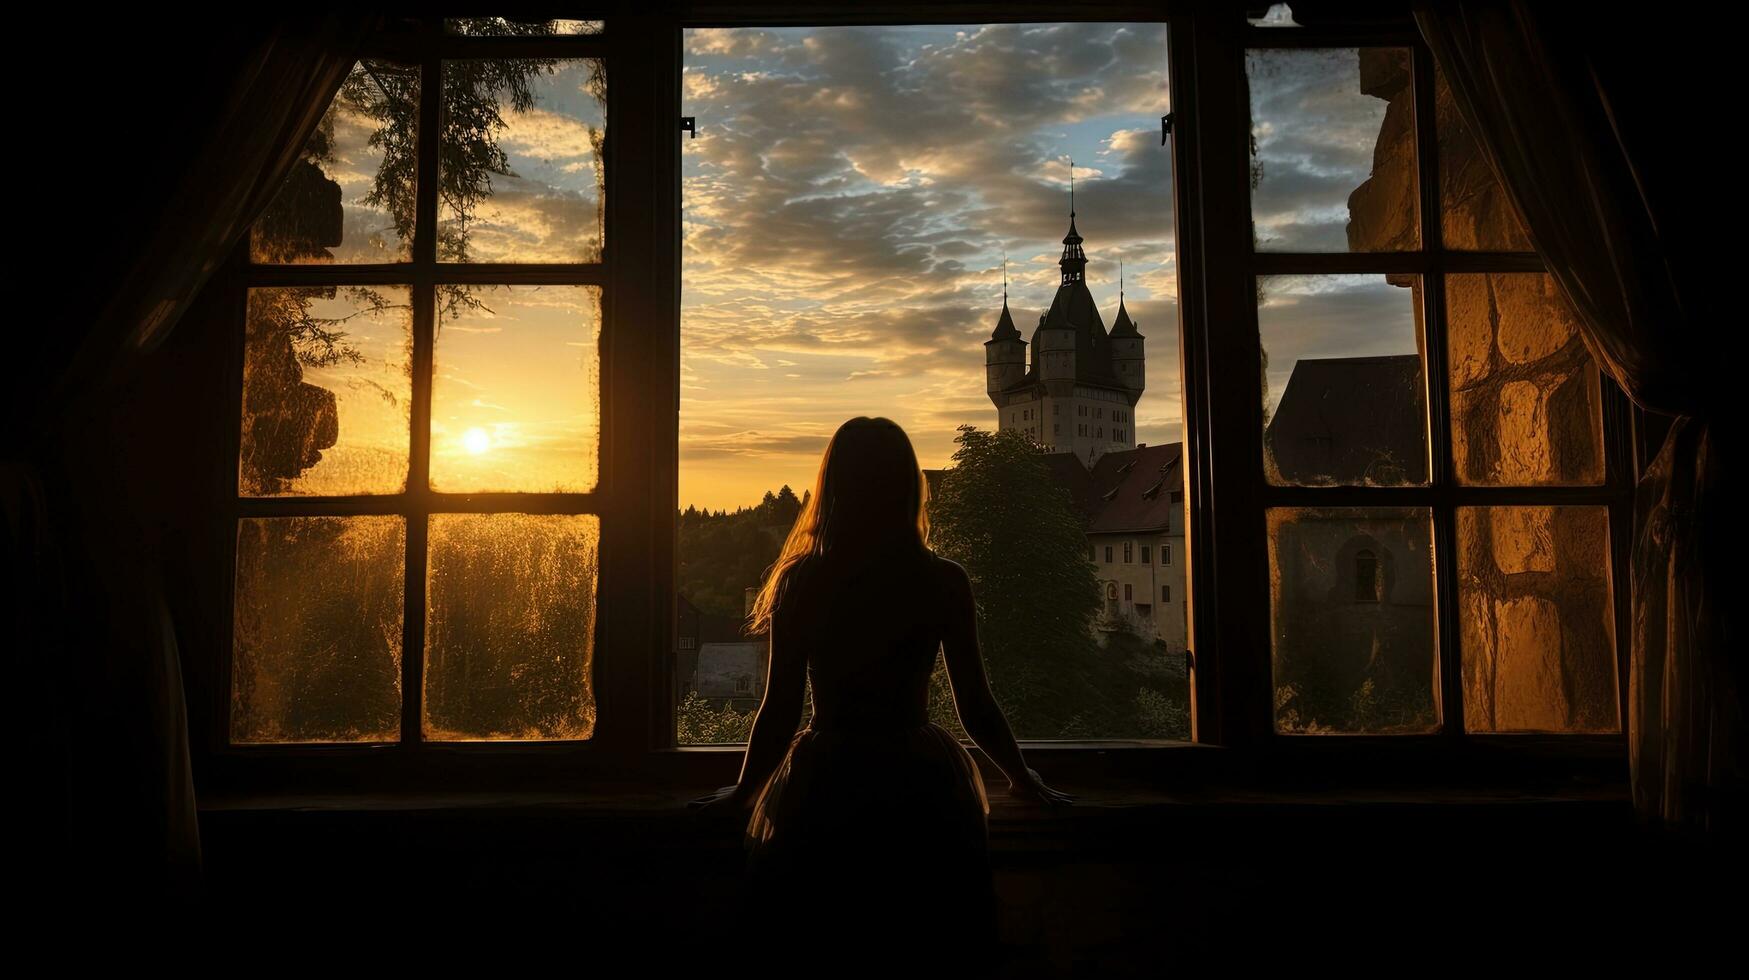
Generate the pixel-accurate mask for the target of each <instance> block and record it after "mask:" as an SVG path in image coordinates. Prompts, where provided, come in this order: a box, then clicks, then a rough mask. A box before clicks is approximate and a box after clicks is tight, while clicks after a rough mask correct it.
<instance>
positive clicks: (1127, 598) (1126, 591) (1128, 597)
mask: <svg viewBox="0 0 1749 980" xmlns="http://www.w3.org/2000/svg"><path fill="white" fill-rule="evenodd" d="M1133 598H1135V597H1134V596H1132V595H1131V594H1130V585H1129V583H1128V582H1125V583H1124V587H1123V601H1125V602H1129V601H1130V600H1132V599H1133Z"/></svg>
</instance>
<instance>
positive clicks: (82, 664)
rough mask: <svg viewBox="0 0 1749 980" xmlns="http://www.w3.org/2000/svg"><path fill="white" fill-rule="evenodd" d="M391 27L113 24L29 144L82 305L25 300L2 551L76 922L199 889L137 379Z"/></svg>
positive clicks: (36, 762) (51, 851)
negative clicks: (371, 43) (138, 437)
mask: <svg viewBox="0 0 1749 980" xmlns="http://www.w3.org/2000/svg"><path fill="white" fill-rule="evenodd" d="M378 21H379V18H378V17H377V16H376V15H367V14H363V13H349V12H329V13H321V12H319V11H318V12H309V13H306V14H305V15H304V16H302V17H292V16H290V15H282V16H278V17H274V16H268V15H259V16H257V15H250V14H247V13H236V12H225V13H222V14H219V15H213V16H212V17H210V18H206V19H202V18H196V17H192V16H191V17H188V18H186V19H179V18H177V17H176V16H174V15H170V14H164V13H161V12H133V13H122V14H117V15H114V16H113V17H112V16H110V15H105V17H104V18H100V22H98V23H93V24H91V25H88V26H87V28H82V31H87V33H86V34H82V35H81V36H82V37H85V38H86V41H88V42H89V45H90V49H89V53H88V54H87V55H86V56H85V57H83V58H82V59H80V60H78V61H76V62H74V61H68V62H66V63H64V64H61V65H60V68H59V74H58V75H57V79H56V84H55V85H53V86H50V88H51V89H52V93H51V95H49V96H45V98H51V99H52V100H53V101H54V105H55V107H56V109H57V110H58V112H57V113H51V114H50V115H52V116H55V117H56V118H52V119H49V120H48V121H46V122H41V123H40V124H39V125H40V127H41V128H39V129H36V130H32V132H31V134H30V135H31V137H32V138H33V142H32V144H31V145H33V146H37V147H42V148H45V149H46V150H48V152H49V153H50V154H51V159H50V161H49V162H50V163H53V162H54V160H53V157H55V156H58V157H59V159H60V160H61V161H62V162H63V163H64V166H62V167H60V168H59V169H58V170H55V169H53V168H51V172H53V174H54V176H55V177H56V178H58V179H59V180H60V181H61V182H62V185H63V186H50V187H49V188H48V189H49V190H50V191H54V192H59V193H58V194H50V195H48V196H50V197H53V198H55V202H54V203H61V202H65V201H71V202H73V203H72V204H71V205H69V206H68V213H65V214H60V215H57V216H53V217H52V218H51V219H50V220H48V221H44V222H43V223H42V224H41V225H39V226H37V227H39V228H46V229H47V231H46V232H45V233H44V239H43V241H42V242H41V243H40V244H39V245H38V249H39V254H42V255H44V256H47V257H48V259H49V260H51V261H53V260H55V259H60V260H67V261H71V262H73V263H75V265H74V269H75V270H76V271H75V273H74V277H73V279H74V282H75V285H74V286H73V287H72V288H70V289H66V290H64V291H58V290H56V289H54V288H52V287H50V286H48V285H45V284H41V283H39V284H37V285H36V286H35V287H34V288H27V289H25V290H24V295H27V296H30V295H34V296H36V297H38V298H41V299H45V300H47V301H48V302H45V303H44V304H43V308H44V309H48V310H52V311H53V312H52V313H51V314H50V315H48V316H32V315H31V313H32V312H33V311H30V310H28V309H27V310H25V311H24V315H25V317H26V320H27V321H28V326H29V327H32V328H35V329H26V330H23V331H20V333H21V335H22V334H30V335H31V336H28V337H22V336H21V346H22V353H19V354H16V355H15V359H14V360H13V362H12V365H11V366H12V367H13V368H14V370H15V371H16V379H15V381H14V383H13V384H12V385H10V386H8V390H7V391H6V393H5V394H6V397H7V398H8V399H9V400H11V401H13V402H15V404H16V410H15V413H14V414H13V415H12V416H11V417H12V418H14V419H15V425H16V431H15V433H14V438H13V439H12V440H10V441H9V445H8V447H7V448H6V449H5V450H4V456H3V458H0V510H3V516H4V518H5V524H4V527H3V528H0V531H3V532H4V537H3V539H0V540H3V542H4V545H5V555H6V564H7V568H6V570H7V574H8V577H9V579H10V580H11V581H12V582H13V583H15V584H16V588H14V589H12V590H10V594H9V595H8V604H9V605H13V607H14V608H12V609H9V610H8V612H10V613H11V614H12V615H11V621H12V623H13V624H14V636H13V639H14V643H13V652H12V653H11V654H10V655H9V660H10V661H12V662H11V663H10V664H9V666H10V667H11V668H12V674H11V677H12V680H13V682H14V684H15V685H16V687H15V688H14V690H15V692H17V694H18V697H19V702H20V704H19V707H20V716H19V717H18V719H17V721H18V723H19V724H21V725H22V726H23V728H24V731H25V732H26V736H25V741H26V746H25V751H26V754H27V760H26V762H25V763H24V768H25V769H27V770H28V772H27V773H26V775H25V781H26V782H27V783H28V784H29V786H30V790H31V792H30V793H28V794H26V796H27V797H28V798H29V799H31V800H32V802H33V804H34V805H33V806H32V807H31V808H30V809H31V814H30V820H29V822H30V823H31V824H33V825H36V826H34V827H33V831H34V839H22V840H21V845H20V846H23V847H25V848H27V849H28V853H27V854H25V855H21V864H23V865H24V866H25V867H26V869H27V874H28V873H30V872H36V873H40V874H41V875H42V876H43V877H44V879H45V880H44V882H43V887H44V889H45V890H46V891H48V892H49V893H50V894H56V893H65V894H70V895H74V896H77V898H78V899H79V904H78V905H77V906H74V907H79V908H84V909H87V910H91V909H96V908H101V907H104V906H106V905H109V904H111V903H115V904H118V905H119V904H124V903H129V902H132V903H134V904H133V905H132V906H131V908H134V909H139V910H142V911H146V912H148V913H149V911H150V909H151V908H152V907H153V906H152V905H151V904H149V903H148V904H142V903H141V902H140V899H142V897H144V898H150V897H152V896H189V895H192V894H193V893H194V892H195V890H196V889H197V888H198V884H199V876H200V862H201V849H200V835H199V825H198V819H197V816H196V809H195V797H194V780H193V773H192V772H191V770H190V764H189V758H190V753H189V728H188V713H187V703H186V700H185V692H184V687H183V677H182V665H181V659H180V654H179V643H178V634H179V630H178V623H177V622H176V621H175V618H174V616H173V615H172V611H171V605H170V604H169V603H168V602H167V600H166V589H165V586H164V584H163V583H164V571H163V566H164V562H163V553H164V551H165V549H166V548H167V547H171V546H173V543H167V542H165V541H163V540H161V531H160V525H161V524H162V513H161V511H159V510H157V509H155V507H156V505H157V504H158V503H160V502H161V501H162V499H163V498H157V499H153V498H152V497H150V496H147V497H145V498H144V499H142V498H141V497H140V496H139V495H136V494H134V493H132V492H130V490H131V486H130V483H129V479H130V477H133V476H134V475H135V474H131V473H128V472H124V469H125V467H124V465H123V464H120V463H118V462H116V460H117V459H120V458H126V457H127V455H128V454H127V453H126V452H124V451H123V449H122V448H121V447H119V446H118V439H121V438H124V437H125V434H128V433H131V432H132V431H133V430H131V429H130V428H129V427H128V422H127V419H126V418H124V417H122V416H125V415H126V414H127V406H129V404H130V402H129V398H130V396H129V394H128V392H129V391H130V389H133V397H135V398H137V397H138V393H139V391H141V390H150V389H141V388H140V387H139V385H138V381H139V378H140V376H141V374H142V372H143V371H146V370H155V369H157V368H160V367H162V366H163V365H162V364H161V363H153V362H152V361H151V360H150V359H149V358H148V356H147V355H148V354H149V353H150V352H151V351H152V350H153V349H154V348H155V347H156V346H157V345H158V344H160V343H161V342H162V341H163V339H164V338H165V337H166V336H167V335H168V334H169V333H170V331H171V330H172V329H173V328H174V327H175V326H176V324H177V321H178V319H179V318H180V317H181V316H182V314H183V312H184V311H185V310H186V309H187V308H188V307H189V305H190V304H191V302H192V301H193V300H194V298H195V297H196V296H197V295H198V294H199V293H200V291H201V287H202V286H203V285H204V284H205V283H206V282H207V281H208V279H209V278H210V277H211V276H212V274H213V273H214V271H215V270H216V269H218V268H219V267H220V265H221V264H222V263H223V262H224V260H225V259H226V257H227V255H228V253H229V252H230V251H231V250H232V249H233V248H234V247H235V246H236V244H237V243H238V241H239V240H240V238H241V236H242V235H243V234H244V233H245V232H246V230H247V229H248V227H249V225H250V224H251V222H252V221H253V220H254V218H255V216H256V215H257V214H258V213H260V212H261V211H262V210H263V209H264V208H265V207H266V205H267V204H268V203H269V200H270V198H271V196H272V194H273V193H274V191H275V190H276V189H277V188H278V186H279V184H280V183H281V182H282V181H283V180H284V178H285V175H286V174H287V173H288V172H289V170H290V168H291V166H292V164H293V163H295V162H296V161H297V159H298V158H299V156H300V154H301V153H302V152H303V148H304V145H305V142H306V141H307V140H308V139H309V137H310V135H311V133H312V132H313V131H314V130H315V128H316V126H317V124H318V123H319V122H320V120H321V118H322V115H323V113H324V111H325V109H326V107H327V105H328V103H329V101H330V100H331V99H332V98H333V96H334V93H335V92H336V91H337V90H338V89H339V87H340V84H341V82H342V81H343V80H344V79H345V77H346V74H347V71H348V69H349V68H350V67H351V65H352V63H353V61H354V60H355V59H356V58H357V56H358V54H359V47H360V44H361V43H362V41H363V39H364V38H365V37H366V35H367V34H368V33H369V32H370V31H371V30H372V29H374V28H375V27H376V26H378ZM45 131H46V133H47V136H46V137H45V136H44V135H43V133H44V132H45ZM57 234H59V235H62V236H64V238H65V241H64V242H57V241H56V240H55V239H56V235H57ZM57 252H59V253H61V254H59V255H57V254H56V253H57ZM57 293H59V295H57ZM133 404H135V405H136V406H137V405H138V404H139V403H138V402H137V401H136V402H134V403H133ZM136 456H137V454H136ZM197 478H200V479H204V471H203V472H202V473H201V474H197Z"/></svg>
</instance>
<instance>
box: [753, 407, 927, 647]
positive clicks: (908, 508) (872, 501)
mask: <svg viewBox="0 0 1749 980" xmlns="http://www.w3.org/2000/svg"><path fill="white" fill-rule="evenodd" d="M928 501H929V486H928V483H927V482H926V481H925V480H924V478H923V470H922V469H921V468H920V467H919V466H918V465H917V451H916V450H915V449H913V448H912V447H911V440H910V438H909V437H908V436H906V435H905V430H904V429H901V428H899V426H898V424H897V423H895V422H894V421H893V420H891V419H886V418H869V417H868V416H865V415H859V416H857V417H856V418H853V419H851V420H850V421H848V422H846V423H844V424H843V425H841V426H839V427H838V431H837V432H835V433H833V434H832V439H831V440H830V441H829V442H827V443H826V452H825V454H824V455H823V456H821V458H820V472H819V475H818V476H816V477H815V478H814V492H813V495H812V496H810V497H809V498H808V502H807V504H806V505H805V506H803V507H802V512H801V513H800V514H799V515H797V516H796V523H795V526H794V527H792V528H790V532H789V537H788V538H787V539H785V540H784V543H783V551H782V552H781V553H779V555H778V556H777V561H776V562H774V563H773V564H772V566H771V568H770V571H769V572H768V574H767V575H766V576H765V583H764V585H762V586H761V587H760V589H759V596H758V597H757V598H756V599H754V600H753V611H752V613H750V614H749V615H748V619H747V632H748V633H750V634H759V633H765V632H769V631H770V629H771V616H772V613H774V612H775V611H776V610H777V607H778V603H779V602H781V601H782V599H783V595H784V590H785V588H786V587H787V586H788V585H789V584H790V583H791V582H792V580H793V579H794V577H795V572H796V570H797V568H798V567H799V566H800V565H801V564H802V563H803V562H805V561H807V560H809V559H811V558H823V557H825V556H828V555H833V554H837V553H842V552H845V551H856V550H860V549H864V548H867V549H875V548H883V547H889V546H893V545H895V544H896V545H898V546H899V547H909V546H912V545H914V546H915V548H916V550H917V551H919V552H924V551H927V550H928V548H929V513H928V509H927V504H928Z"/></svg>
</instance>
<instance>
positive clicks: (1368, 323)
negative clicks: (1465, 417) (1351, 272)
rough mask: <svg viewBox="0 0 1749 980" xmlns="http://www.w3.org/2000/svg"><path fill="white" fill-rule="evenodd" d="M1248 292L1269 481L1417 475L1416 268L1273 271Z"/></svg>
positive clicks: (1416, 478) (1421, 445) (1423, 419)
mask: <svg viewBox="0 0 1749 980" xmlns="http://www.w3.org/2000/svg"><path fill="white" fill-rule="evenodd" d="M1257 301H1258V306H1257V328H1258V332H1259V334H1260V335H1261V336H1262V339H1263V385H1264V389H1263V467H1264V473H1265V474H1267V476H1268V478H1269V482H1271V483H1273V484H1277V485H1281V486H1402V485H1413V484H1425V483H1426V482H1427V395H1426V390H1427V389H1426V383H1425V381H1424V373H1423V371H1422V352H1421V336H1422V333H1421V323H1420V320H1421V317H1420V310H1421V280H1420V277H1418V276H1270V277H1267V278H1263V279H1259V280H1258V281H1257Z"/></svg>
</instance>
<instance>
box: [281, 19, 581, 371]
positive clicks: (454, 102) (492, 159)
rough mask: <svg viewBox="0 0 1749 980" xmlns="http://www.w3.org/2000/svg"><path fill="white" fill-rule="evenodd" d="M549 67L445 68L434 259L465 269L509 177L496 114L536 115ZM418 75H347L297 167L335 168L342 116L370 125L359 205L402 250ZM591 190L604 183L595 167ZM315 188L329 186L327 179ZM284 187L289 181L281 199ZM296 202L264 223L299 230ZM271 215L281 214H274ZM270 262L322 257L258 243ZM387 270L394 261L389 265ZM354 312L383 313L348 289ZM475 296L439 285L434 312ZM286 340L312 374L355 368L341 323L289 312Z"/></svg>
mask: <svg viewBox="0 0 1749 980" xmlns="http://www.w3.org/2000/svg"><path fill="white" fill-rule="evenodd" d="M452 27H453V29H454V30H456V31H457V32H458V33H463V34H468V35H470V36H476V37H492V36H517V37H521V36H533V35H548V34H552V33H554V30H555V28H554V26H553V25H552V24H551V23H550V22H546V21H512V20H507V19H505V18H498V17H482V18H467V19H463V20H458V21H455V22H454V23H453V25H452ZM559 64H560V62H559V60H558V59H555V58H500V59H469V60H457V61H451V62H446V63H445V65H444V72H443V87H442V92H441V98H442V102H443V108H442V112H441V113H440V118H441V119H442V127H441V132H440V133H439V134H438V135H439V144H438V145H439V147H440V149H439V153H440V159H439V164H438V188H437V193H438V199H439V202H440V206H441V207H442V209H443V210H444V212H445V220H444V222H443V223H442V224H441V225H440V226H439V227H438V228H437V229H436V232H437V257H438V260H439V261H444V262H467V261H469V260H470V259H471V254H470V252H469V247H468V246H469V232H470V226H471V224H472V222H473V221H474V218H475V215H476V213H477V210H478V208H479V206H480V204H481V203H482V202H483V201H485V200H487V199H489V198H490V197H491V195H492V193H493V188H492V178H493V177H494V176H504V177H514V176H516V174H515V172H514V171H512V170H511V168H510V159H509V154H508V153H507V152H506V151H505V150H504V148H503V146H502V145H501V144H500V142H499V137H500V135H501V134H502V132H503V130H504V129H505V128H506V127H507V123H506V122H505V120H504V116H503V112H502V107H503V106H505V105H508V106H509V107H510V109H511V111H513V112H517V113H522V112H527V111H528V110H530V109H532V108H534V106H535V101H536V95H535V89H534V80H535V79H536V78H537V77H539V76H541V75H549V74H552V73H553V72H554V71H556V70H557V69H558V67H559ZM587 64H588V66H589V78H588V80H587V82H586V85H587V88H588V90H589V92H590V94H592V95H594V96H595V98H597V99H599V100H602V101H605V100H606V97H607V76H606V71H605V68H604V64H603V62H602V61H601V60H599V59H596V60H591V61H588V62H587ZM419 85H420V68H419V66H418V65H413V64H398V63H395V62H392V61H380V60H373V59H366V60H363V61H360V62H359V63H358V64H357V65H356V66H354V68H353V70H352V72H351V74H349V75H348V76H347V78H346V80H345V81H344V82H343V83H342V84H341V86H340V90H339V92H338V93H337V94H336V95H335V98H334V101H333V102H332V103H331V104H330V105H329V107H328V111H327V112H326V113H325V114H324V115H323V117H322V120H321V122H320V123H319V124H318V125H317V128H316V131H315V132H314V133H313V134H312V135H311V137H310V140H309V142H308V143H307V144H306V145H305V151H304V162H305V163H306V164H309V165H313V167H314V168H315V172H316V173H319V174H321V173H325V172H326V171H328V170H331V169H332V168H333V167H334V166H336V165H337V164H338V161H337V159H336V156H335V129H336V125H337V122H338V120H339V119H340V118H341V117H342V116H352V117H355V118H358V119H363V120H368V121H369V122H370V123H372V124H374V126H375V128H374V129H373V130H372V132H371V134H370V136H369V138H368V144H369V146H370V147H371V148H372V149H374V150H377V151H378V152H379V153H381V154H382V162H381V164H380V165H379V166H378V168H377V172H376V174H375V176H374V178H373V180H372V183H371V189H370V191H369V192H367V193H366V194H365V196H364V198H363V202H364V203H365V204H368V205H370V206H372V207H376V208H381V209H382V210H383V212H384V213H385V214H386V215H388V217H389V220H390V222H391V223H392V224H393V226H394V229H395V232H396V234H397V236H398V238H399V240H400V241H403V242H409V243H410V242H412V241H413V235H414V221H415V217H416V214H417V210H418V204H417V183H418V182H417V177H418V158H419V144H418V131H419V102H420V91H419ZM589 137H590V143H591V146H592V147H593V148H594V150H595V154H596V160H597V161H598V162H599V161H600V160H601V159H602V158H603V155H604V153H605V141H606V134H605V133H604V132H602V131H601V130H599V129H596V128H594V127H591V128H590V130H589ZM596 175H597V181H598V182H600V181H601V180H603V179H604V177H605V175H604V174H603V172H602V170H601V168H600V167H599V166H598V167H597V171H596ZM322 179H326V178H325V177H324V178H322ZM290 184H291V182H289V181H288V189H289V188H290ZM304 204H305V202H304V200H302V199H300V198H299V197H298V196H296V195H295V194H286V193H282V194H281V195H280V198H277V199H276V200H275V201H274V203H273V205H272V206H270V208H269V213H268V214H267V215H265V216H264V217H265V218H266V219H267V222H268V223H269V224H274V225H276V226H279V227H288V228H296V227H298V221H297V220H296V218H295V216H293V217H291V219H290V220H287V215H286V214H285V212H287V211H291V210H295V209H297V208H299V207H302V206H304ZM276 212H278V213H276ZM258 247H261V248H262V250H263V251H265V252H266V253H267V254H268V255H270V256H272V257H274V260H275V261H288V260H289V261H299V260H304V261H307V260H309V259H311V258H319V257H320V256H321V255H322V254H325V253H324V252H323V250H322V249H321V248H320V246H319V245H316V244H314V243H313V242H311V241H309V240H308V239H307V238H305V239H304V240H297V239H296V238H293V239H291V240H279V241H268V242H259V241H258ZM391 261H392V259H391ZM348 292H349V294H351V295H352V297H353V298H354V299H355V300H357V301H358V302H360V303H361V304H363V305H365V306H369V307H374V308H376V309H379V310H380V309H383V308H386V307H387V305H388V304H387V303H386V301H384V300H383V298H382V297H381V295H380V294H378V293H376V291H375V290H371V289H369V288H363V287H352V288H350V289H349V290H348ZM481 294H482V287H478V286H465V285H456V284H446V285H440V286H438V293H437V302H438V309H439V312H440V314H441V315H442V317H443V318H445V319H453V318H454V317H455V316H457V315H458V314H461V313H464V312H467V311H469V310H485V309H487V307H486V305H485V303H484V302H483V301H482V300H481V299H480V296H481ZM287 316H288V319H287V321H286V322H287V325H288V331H289V332H290V333H291V334H292V336H293V340H294V348H295V349H296V351H297V354H298V357H299V359H300V361H301V362H302V363H304V364H306V365H310V366H322V365H324V364H332V363H337V362H338V361H340V360H356V359H358V354H357V351H356V350H354V349H353V348H351V347H350V345H348V344H346V342H345V338H346V334H345V332H344V331H343V330H340V329H339V324H341V323H343V322H344V320H345V319H348V318H340V319H332V318H323V317H316V316H313V315H312V314H311V312H310V307H309V303H308V302H307V301H305V302H302V303H301V304H296V305H295V306H294V307H293V308H291V309H288V310H287Z"/></svg>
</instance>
